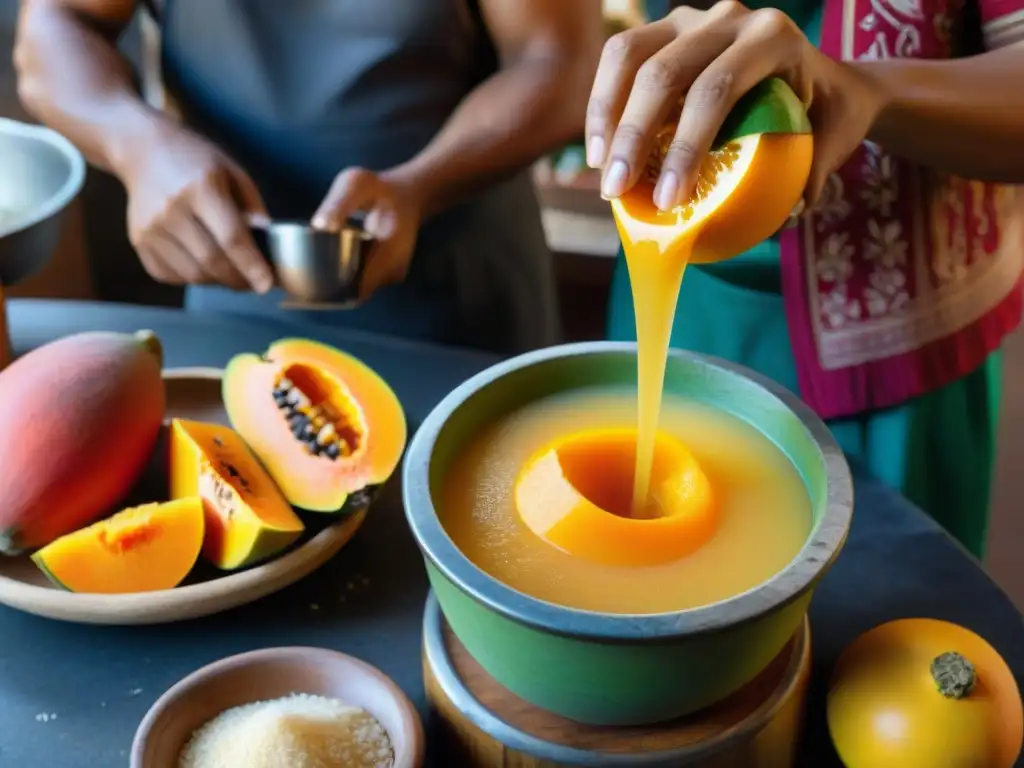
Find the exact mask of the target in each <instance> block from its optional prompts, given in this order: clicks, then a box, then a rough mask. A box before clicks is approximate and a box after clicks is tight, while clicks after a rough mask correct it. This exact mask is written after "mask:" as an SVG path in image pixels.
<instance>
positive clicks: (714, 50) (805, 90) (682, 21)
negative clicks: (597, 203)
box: [586, 0, 885, 210]
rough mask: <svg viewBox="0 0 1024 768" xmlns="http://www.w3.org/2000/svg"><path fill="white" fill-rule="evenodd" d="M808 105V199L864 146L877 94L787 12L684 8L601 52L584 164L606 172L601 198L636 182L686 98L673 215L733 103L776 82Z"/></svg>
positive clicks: (675, 150)
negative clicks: (811, 143)
mask: <svg viewBox="0 0 1024 768" xmlns="http://www.w3.org/2000/svg"><path fill="white" fill-rule="evenodd" d="M773 75H774V76H778V77H781V78H782V79H784V80H785V81H786V82H788V83H789V85H790V86H791V87H792V88H793V90H794V91H795V92H796V93H797V95H798V96H799V97H800V99H801V100H802V101H803V102H804V104H806V105H808V115H809V116H810V120H811V124H812V125H813V127H814V138H815V142H814V162H813V166H812V169H811V175H810V179H809V180H808V184H807V191H806V193H805V201H806V202H807V204H808V205H810V204H813V202H814V201H815V200H816V199H817V197H818V196H819V195H820V194H821V191H822V188H823V187H824V185H825V182H826V180H827V179H828V176H829V174H830V173H832V172H833V171H835V170H836V169H837V168H838V167H839V166H840V165H841V164H842V163H843V162H844V161H845V160H846V158H847V157H849V155H850V153H852V152H853V151H854V150H855V149H856V148H857V146H858V145H859V144H860V143H861V142H862V141H863V140H864V137H865V136H866V135H867V133H868V131H869V129H870V128H871V126H872V124H873V123H874V121H875V119H876V117H877V116H878V114H879V112H880V111H881V109H882V107H883V105H884V102H885V97H884V94H883V91H882V88H881V86H880V85H879V84H878V83H877V82H876V81H875V80H873V79H872V78H871V77H869V76H868V75H866V74H865V73H864V72H862V71H860V70H857V69H855V68H854V67H851V66H849V65H847V64H844V63H843V62H839V61H835V60H834V59H831V58H829V57H827V56H825V55H824V54H822V53H821V52H820V51H818V50H817V49H816V48H815V47H814V46H813V45H811V43H810V42H809V41H808V40H807V38H806V37H804V35H803V33H802V32H801V31H800V30H799V29H798V28H797V26H796V25H795V24H794V23H793V22H792V21H791V20H790V19H789V17H788V16H786V15H785V14H783V13H782V12H781V11H778V10H775V9H771V8H767V9H763V10H758V11H751V10H748V9H747V8H745V7H744V6H743V5H741V4H740V3H738V2H735V1H734V0H720V2H718V3H716V4H715V5H714V6H712V8H711V9H710V10H708V11H698V10H695V9H693V8H678V9H676V10H675V11H673V12H672V13H670V14H669V15H668V16H667V17H666V18H664V19H663V20H661V21H657V22H654V23H653V24H648V25H646V26H642V27H637V28H635V29H631V30H628V31H626V32H622V33H620V34H618V35H616V36H615V37H613V38H611V39H610V40H609V41H608V43H607V45H606V46H605V49H604V53H603V54H602V57H601V63H600V65H599V67H598V71H597V76H596V78H595V80H594V87H593V90H592V92H591V96H590V104H589V106H588V109H587V127H586V135H587V163H588V164H589V165H590V166H592V167H594V168H603V169H604V175H603V179H602V194H603V195H604V196H605V197H617V196H619V195H621V194H622V193H623V192H625V191H626V190H627V189H629V188H630V187H631V186H633V184H635V183H636V181H637V179H638V178H639V177H640V174H641V172H642V171H643V168H644V164H645V162H646V160H647V158H648V157H649V155H650V153H651V150H652V148H653V142H654V136H655V133H656V132H657V131H658V129H659V128H660V127H661V126H662V125H663V124H664V123H665V122H666V120H669V119H670V118H671V117H672V116H673V109H678V105H679V101H680V99H681V98H683V97H684V96H685V98H684V101H683V108H682V114H681V116H680V118H679V123H678V128H677V129H676V132H675V136H674V139H673V141H672V143H671V146H670V148H669V152H668V155H667V156H666V157H665V160H664V163H663V165H662V170H661V175H660V177H659V179H658V183H657V185H656V186H655V191H654V202H655V204H656V205H657V206H658V207H659V208H661V209H662V210H669V209H671V208H674V207H675V206H677V205H679V204H680V203H682V202H683V201H684V200H686V199H688V198H689V196H690V194H691V193H692V191H693V189H694V187H695V186H696V181H697V179H696V176H697V173H698V172H699V170H700V163H701V160H702V158H703V157H704V156H705V155H706V154H707V152H708V151H709V150H710V149H711V146H712V142H713V141H714V139H715V136H716V134H717V133H718V131H719V129H720V128H721V126H722V123H723V122H724V121H725V118H726V116H727V115H728V114H729V111H730V110H731V109H732V107H733V106H734V105H735V104H736V102H737V100H738V99H739V98H740V97H741V96H742V95H743V94H744V93H746V92H747V91H748V90H750V89H751V88H753V87H754V86H755V85H756V84H757V83H759V82H760V81H761V80H764V79H765V78H768V77H771V76H773Z"/></svg>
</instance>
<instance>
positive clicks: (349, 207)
mask: <svg viewBox="0 0 1024 768" xmlns="http://www.w3.org/2000/svg"><path fill="white" fill-rule="evenodd" d="M357 211H365V212H366V222H365V227H366V231H367V233H368V234H370V235H372V236H373V237H374V238H375V239H376V242H375V243H374V245H373V248H372V249H371V250H370V253H369V258H368V261H367V263H366V270H365V271H364V272H363V281H362V285H360V287H359V294H360V296H361V297H362V298H368V297H369V296H371V295H372V294H373V292H374V291H376V290H377V289H378V288H380V287H382V286H384V285H389V284H391V283H400V282H402V280H404V279H405V276H406V274H407V273H408V271H409V263H410V262H411V261H412V254H413V251H414V250H415V248H416V237H417V235H418V234H419V228H420V222H421V220H422V205H421V203H420V201H419V198H418V194H417V193H416V191H415V190H414V189H413V187H412V186H411V185H409V184H406V183H404V182H403V181H401V180H400V179H399V178H398V176H397V174H390V175H389V174H388V173H381V174H377V173H374V172H373V171H368V170H366V169H364V168H348V169H346V170H344V171H342V172H341V173H339V174H338V176H337V178H335V179H334V183H333V184H332V185H331V189H330V191H329V192H328V193H327V197H326V198H324V201H323V202H322V203H321V204H320V208H319V209H318V210H317V212H316V214H315V215H314V216H313V222H312V223H313V226H314V227H316V228H317V229H324V230H327V231H329V232H337V231H339V230H341V229H342V228H343V227H344V226H345V222H346V221H347V220H348V218H349V217H350V216H352V214H354V213H356V212H357Z"/></svg>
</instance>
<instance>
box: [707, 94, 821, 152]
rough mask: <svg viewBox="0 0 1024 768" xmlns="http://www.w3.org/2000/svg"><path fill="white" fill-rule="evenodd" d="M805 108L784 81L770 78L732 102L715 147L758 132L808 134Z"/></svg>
mask: <svg viewBox="0 0 1024 768" xmlns="http://www.w3.org/2000/svg"><path fill="white" fill-rule="evenodd" d="M811 132H812V128H811V121H810V119H809V118H808V117H807V109H806V108H805V107H804V105H803V103H802V102H801V101H800V97H798V96H797V95H796V93H795V92H794V91H793V89H792V88H790V87H789V84H788V83H786V81H784V80H781V79H779V78H777V77H770V78H768V79H767V80H762V81H761V82H760V83H758V84H757V85H755V86H754V87H753V88H751V89H750V90H749V91H747V92H746V93H745V94H743V96H742V97H740V99H739V101H737V102H736V105H735V106H734V107H733V108H732V109H731V110H730V111H729V115H728V116H727V117H726V118H725V122H724V123H723V124H722V127H721V129H720V130H719V131H718V136H717V137H716V139H715V146H721V145H722V144H725V143H727V142H730V141H735V140H736V139H742V138H743V137H744V136H754V135H755V134H758V133H811Z"/></svg>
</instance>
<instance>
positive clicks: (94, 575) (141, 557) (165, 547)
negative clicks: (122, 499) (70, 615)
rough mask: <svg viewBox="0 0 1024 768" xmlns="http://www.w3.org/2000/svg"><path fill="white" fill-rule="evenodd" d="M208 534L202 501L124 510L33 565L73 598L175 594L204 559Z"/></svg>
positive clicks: (63, 540) (45, 551)
mask: <svg viewBox="0 0 1024 768" xmlns="http://www.w3.org/2000/svg"><path fill="white" fill-rule="evenodd" d="M203 532H204V513H203V502H202V499H200V498H199V497H198V496H187V497H185V498H182V499H177V500H175V501H168V502H163V503H155V504H143V505H142V506H139V507H131V508H129V509H125V510H122V511H121V512H118V513H117V514H116V515H114V516H113V517H110V518H108V519H106V520H100V521H99V522H97V523H93V524H92V525H90V526H88V527H87V528H82V529H81V530H78V531H75V532H73V533H68V534H66V535H64V536H61V537H60V538H59V539H56V540H55V541H53V542H51V543H50V544H48V545H46V546H45V547H43V548H42V549H40V550H38V551H37V552H36V553H35V554H33V555H32V560H33V561H34V562H35V564H36V565H38V566H39V568H40V569H41V570H42V571H43V573H45V574H46V575H47V576H48V577H49V578H50V580H51V581H52V582H53V583H54V584H56V585H57V586H59V587H61V588H63V589H67V590H70V591H72V592H93V593H99V594H127V593H129V592H152V591H155V590H160V589H173V588H174V587H176V586H178V585H179V584H180V583H181V582H182V581H183V580H184V578H185V577H186V576H187V575H188V573H189V571H191V570H192V567H193V566H194V565H195V563H196V560H197V559H198V558H199V552H200V550H201V548H202V546H203Z"/></svg>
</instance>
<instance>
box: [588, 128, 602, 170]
mask: <svg viewBox="0 0 1024 768" xmlns="http://www.w3.org/2000/svg"><path fill="white" fill-rule="evenodd" d="M603 162H604V138H603V137H601V136H591V137H590V140H589V141H588V142H587V165H589V166H590V167H591V168H600V167H601V164H602V163H603Z"/></svg>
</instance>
